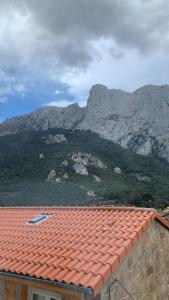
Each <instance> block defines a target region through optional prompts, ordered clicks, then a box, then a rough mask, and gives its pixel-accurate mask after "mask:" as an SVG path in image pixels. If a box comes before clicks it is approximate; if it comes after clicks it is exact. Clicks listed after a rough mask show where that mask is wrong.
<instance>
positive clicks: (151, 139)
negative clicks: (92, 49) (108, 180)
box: [78, 85, 169, 160]
mask: <svg viewBox="0 0 169 300" xmlns="http://www.w3.org/2000/svg"><path fill="white" fill-rule="evenodd" d="M78 128H80V129H85V130H87V129H90V130H92V131H94V132H96V133H98V134H99V135H100V136H102V137H104V138H106V139H110V140H112V141H114V142H115V143H118V144H120V145H121V146H122V147H124V148H129V149H132V150H134V151H135V152H137V153H139V154H142V155H155V156H158V157H163V158H166V159H168V160H169V85H163V86H153V85H148V86H144V87H142V88H139V89H138V90H136V91H135V92H133V93H128V92H124V91H122V90H109V89H107V88H106V87H105V86H102V85H95V86H94V87H93V88H92V89H91V91H90V96H89V100H88V104H87V108H86V114H85V118H84V119H83V121H82V122H81V123H80V124H79V125H78Z"/></svg>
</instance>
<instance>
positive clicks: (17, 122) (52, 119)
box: [0, 103, 85, 136]
mask: <svg viewBox="0 0 169 300" xmlns="http://www.w3.org/2000/svg"><path fill="white" fill-rule="evenodd" d="M84 112H85V109H84V108H80V107H79V105H78V104H77V103H75V104H72V105H69V106H67V107H49V108H44V109H39V110H37V111H35V112H33V113H31V114H27V115H24V116H20V117H16V118H12V119H8V120H6V121H5V122H4V123H2V124H1V125H0V136H4V135H7V134H14V133H17V132H20V131H24V130H36V131H37V130H47V129H49V128H63V129H72V128H74V127H76V126H77V124H78V123H79V122H81V121H82V120H83V118H84Z"/></svg>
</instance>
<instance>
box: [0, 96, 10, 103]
mask: <svg viewBox="0 0 169 300" xmlns="http://www.w3.org/2000/svg"><path fill="white" fill-rule="evenodd" d="M7 102H8V98H7V97H2V98H0V104H5V103H7Z"/></svg>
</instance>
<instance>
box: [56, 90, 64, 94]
mask: <svg viewBox="0 0 169 300" xmlns="http://www.w3.org/2000/svg"><path fill="white" fill-rule="evenodd" d="M60 94H63V91H60V90H56V91H54V95H60Z"/></svg>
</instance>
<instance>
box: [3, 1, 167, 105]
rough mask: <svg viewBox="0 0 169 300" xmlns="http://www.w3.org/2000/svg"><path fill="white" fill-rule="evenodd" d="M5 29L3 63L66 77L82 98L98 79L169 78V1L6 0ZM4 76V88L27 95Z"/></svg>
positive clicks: (113, 83) (119, 82)
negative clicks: (5, 83)
mask: <svg viewBox="0 0 169 300" xmlns="http://www.w3.org/2000/svg"><path fill="white" fill-rule="evenodd" d="M0 28H1V30H0V65H3V66H7V67H8V69H9V70H11V69H15V68H24V67H28V68H30V69H33V70H35V71H37V72H40V73H42V74H43V75H45V76H46V77H47V78H48V79H51V80H56V81H57V80H61V81H62V82H63V83H67V84H68V85H69V86H70V91H71V93H72V94H73V95H75V98H76V99H77V100H78V101H79V103H83V102H82V101H83V99H85V98H86V97H87V94H88V93H87V91H88V89H89V88H90V87H91V85H92V84H94V83H103V84H106V85H108V86H109V87H117V88H119V87H120V88H122V87H124V88H126V89H134V88H136V87H138V86H139V85H141V84H145V83H149V82H152V83H161V81H168V82H169V74H168V72H167V69H168V67H169V63H168V49H169V1H168V0H153V1H152V0H149V1H148V0H125V1H124V0H92V1H91V0H80V1H79V0H62V1H56V0H50V1H46V0H36V1H35V0H13V1H11V0H1V1H0ZM162 66H163V68H164V70H165V71H163V68H162ZM11 73H12V72H11ZM164 74H165V75H164ZM7 77H8V76H7V75H6V73H4V72H2V71H0V80H1V78H2V80H3V81H6V82H7V83H8V84H9V82H10V83H13V84H12V86H11V85H9V86H7V87H5V88H9V89H10V90H11V91H12V92H18V93H24V92H26V87H25V88H24V87H23V86H21V84H22V83H21V84H20V85H18V87H16V83H15V82H14V81H15V79H14V77H13V75H11V76H9V77H8V78H7ZM14 84H15V87H14ZM24 89H25V90H24ZM9 93H10V91H9ZM9 93H6V94H2V92H1V88H0V95H8V94H9ZM55 94H56V95H59V94H60V93H59V90H58V91H56V92H55ZM57 104H58V102H57ZM62 105H63V101H62Z"/></svg>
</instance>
